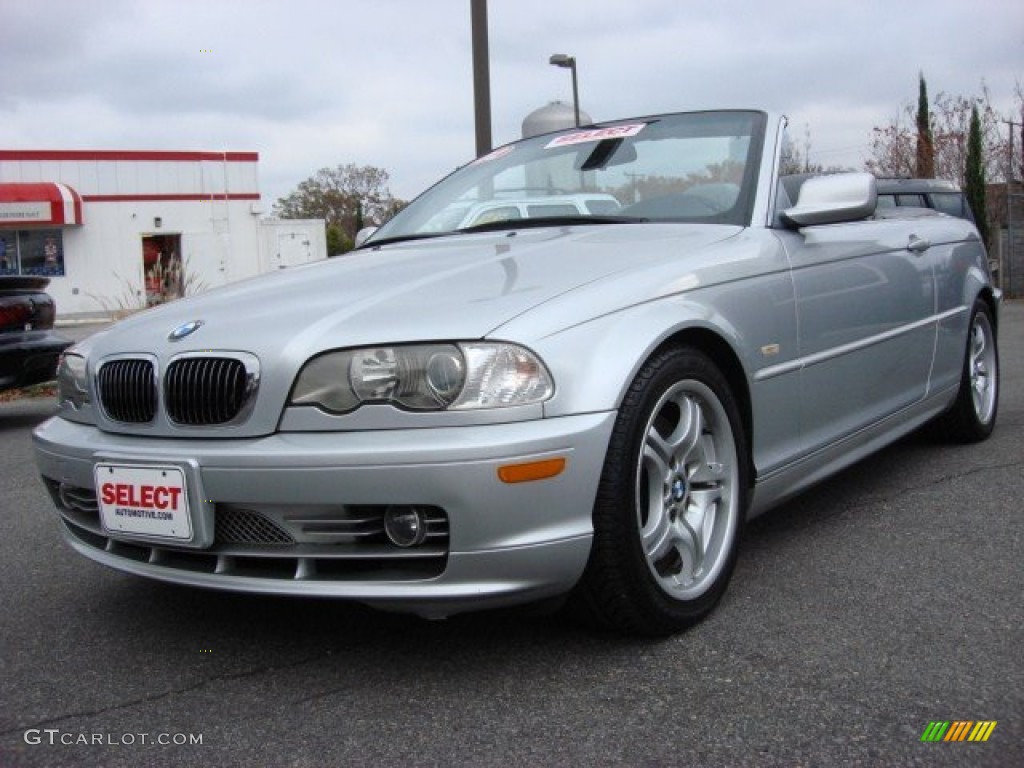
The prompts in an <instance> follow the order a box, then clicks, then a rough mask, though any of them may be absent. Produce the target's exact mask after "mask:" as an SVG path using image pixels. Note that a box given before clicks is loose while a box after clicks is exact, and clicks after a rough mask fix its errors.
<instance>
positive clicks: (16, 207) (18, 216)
mask: <svg viewBox="0 0 1024 768" xmlns="http://www.w3.org/2000/svg"><path fill="white" fill-rule="evenodd" d="M81 223H82V197H81V196H80V195H79V194H78V193H77V192H76V191H75V190H73V189H72V188H71V187H69V186H68V185H67V184H60V183H58V182H55V181H44V182H39V183H36V184H0V227H2V226H5V225H6V226H14V225H16V226H20V227H23V226H25V225H32V224H35V225H47V224H48V225H51V226H59V227H66V226H72V225H77V224H81Z"/></svg>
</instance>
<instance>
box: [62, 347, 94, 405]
mask: <svg viewBox="0 0 1024 768" xmlns="http://www.w3.org/2000/svg"><path fill="white" fill-rule="evenodd" d="M85 370H86V366H85V358H84V357H82V356H81V355H76V354H74V353H71V352H65V353H64V354H62V355H61V356H60V362H59V363H58V364H57V405H58V406H59V407H62V408H63V407H70V408H73V409H75V410H76V411H77V410H79V409H80V408H82V407H83V406H85V405H88V404H89V380H88V378H87V377H86V373H85Z"/></svg>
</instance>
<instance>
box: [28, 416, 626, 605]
mask: <svg viewBox="0 0 1024 768" xmlns="http://www.w3.org/2000/svg"><path fill="white" fill-rule="evenodd" d="M613 422H614V413H610V412H609V413H596V414H584V415H578V416H569V417H562V418H554V419H540V420H535V421H526V422H517V423H510V424H496V425H485V426H468V427H445V428H431V429H404V430H387V431H378V432H373V431H369V432H332V433H305V432H302V433H300V432H291V433H278V434H274V435H270V436H267V437H261V438H250V439H242V440H237V439H236V440H210V439H189V440H182V439H164V438H140V437H135V436H125V435H116V434H110V433H105V432H101V431H100V430H98V429H96V428H95V427H91V426H85V425H81V424H76V423H71V422H68V421H65V420H63V419H60V418H57V417H55V418H53V419H50V420H49V421H47V422H46V423H44V424H43V425H41V426H40V427H39V428H38V429H37V430H36V431H35V434H34V442H35V448H36V460H37V463H38V466H39V469H40V471H41V473H42V475H43V479H44V481H45V482H46V484H47V487H48V488H49V490H50V491H51V494H52V496H53V498H54V501H55V502H56V504H57V508H58V511H59V513H60V518H61V523H62V529H63V533H64V535H65V538H66V539H67V540H68V542H69V543H70V544H71V546H72V547H74V548H75V549H76V550H77V551H79V552H80V553H82V554H84V555H86V556H87V557H90V558H92V559H93V560H96V561H97V562H100V563H103V564H105V565H108V566H111V567H113V568H117V569H119V570H123V571H127V572H130V573H135V574H138V575H142V576H148V577H151V578H156V579H161V580H165V581H170V582H175V583H180V584H187V585H192V586H200V587H212V588H219V589H228V590H236V591H249V592H263V593H273V594H297V595H320V596H330V597H344V598H350V599H354V600H358V601H360V602H364V603H367V604H370V605H375V606H377V607H382V608H390V609H395V610H408V611H412V612H415V613H419V614H421V615H425V616H432V617H437V616H444V615H449V614H452V613H458V612H460V611H464V610H470V609H476V608H481V607H487V606H494V605H502V604H511V603H517V602H527V601H531V600H534V599H540V598H544V597H549V596H553V595H557V594H560V593H564V592H566V591H568V590H569V589H571V588H572V587H573V585H574V584H575V583H576V582H577V581H578V579H579V577H580V575H581V574H582V572H583V568H584V566H585V565H586V561H587V558H588V556H589V552H590V541H591V535H592V521H591V512H592V509H593V504H594V497H595V493H596V489H597V485H598V481H599V478H600V473H601V469H602V466H603V463H604V455H605V450H606V448H607V444H608V438H609V435H610V432H611V429H612V425H613ZM551 457H564V458H565V459H566V467H565V471H564V472H562V474H560V475H558V476H556V477H553V478H549V479H545V480H537V481H533V482H523V483H515V484H507V483H504V482H502V481H501V480H500V479H499V478H498V473H497V470H498V468H499V467H501V466H503V465H507V464H512V463H522V462H528V461H532V460H538V459H544V458H551ZM99 461H107V462H118V463H123V464H162V465H166V464H174V465H180V466H182V467H185V468H187V474H188V476H189V477H190V478H191V479H190V481H189V482H190V488H189V493H190V494H191V495H192V496H193V498H194V499H195V500H197V501H198V502H199V503H197V504H195V507H194V511H193V515H195V516H199V517H200V518H202V519H199V520H197V521H196V522H197V525H196V526H195V527H196V528H197V529H198V530H203V529H204V526H205V527H206V528H207V529H209V530H210V531H211V532H212V531H214V530H216V531H217V535H216V538H214V539H213V541H212V543H209V542H204V544H208V545H204V546H202V547H200V548H196V547H195V546H194V545H193V546H190V545H188V544H183V545H170V544H167V543H165V542H153V541H145V540H141V539H138V538H134V537H125V536H122V535H121V534H112V533H110V532H108V531H106V530H104V529H103V527H102V525H101V524H100V521H99V515H98V513H97V512H96V511H95V510H94V509H93V510H90V507H89V503H88V499H89V497H90V494H93V499H94V494H95V487H94V479H93V468H94V466H95V464H96V463H97V462H99ZM83 499H85V502H84V503H83ZM388 505H415V506H417V507H421V508H427V509H430V510H433V512H432V514H434V516H435V518H436V526H437V530H438V532H439V534H438V538H437V539H435V540H433V541H431V542H430V543H429V544H427V545H425V546H424V548H423V549H422V550H417V549H416V548H410V549H399V548H397V547H394V546H393V545H389V544H388V542H387V541H386V540H384V539H383V537H382V536H376V537H375V536H374V535H373V534H372V533H370V534H367V535H366V536H365V537H362V538H359V537H350V536H348V535H347V534H345V533H341V534H336V535H332V534H330V533H326V534H325V533H324V531H338V530H341V529H342V528H344V530H345V531H352V530H355V529H354V528H353V527H352V526H362V527H363V528H364V529H365V527H366V526H370V527H371V528H372V527H373V525H374V523H373V522H372V520H373V519H376V518H374V515H375V514H377V512H375V510H376V511H378V512H379V510H382V509H384V508H386V507H387V506H388ZM238 514H244V515H250V517H249V518H246V520H247V521H249V520H264V521H266V522H267V523H268V524H269V525H271V526H273V525H276V526H278V527H279V528H281V529H282V530H284V531H285V533H287V532H288V531H292V532H296V536H295V539H294V540H293V541H291V543H288V542H281V541H272V542H266V541H239V540H237V539H232V540H227V539H225V538H224V537H223V536H222V534H221V526H220V523H221V522H222V521H223V520H227V519H228V517H229V516H237V515H238ZM252 515H255V516H256V517H252ZM296 520H300V521H304V522H307V523H308V522H309V521H310V520H312V521H313V522H314V523H315V525H313V526H312V530H314V533H315V535H314V534H308V535H307V534H305V533H303V532H302V531H305V530H306V529H305V528H302V527H301V526H300V525H298V524H297V523H296V522H295V521H296ZM353 521H357V522H353ZM432 524H433V523H432ZM300 529H301V530H300ZM363 532H364V533H366V531H365V530H364V531H363ZM317 537H319V538H317Z"/></svg>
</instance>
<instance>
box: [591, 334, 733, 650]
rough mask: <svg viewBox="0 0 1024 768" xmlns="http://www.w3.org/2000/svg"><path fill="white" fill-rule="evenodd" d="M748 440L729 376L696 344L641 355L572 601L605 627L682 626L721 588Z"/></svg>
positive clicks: (729, 562) (666, 629)
mask: <svg viewBox="0 0 1024 768" xmlns="http://www.w3.org/2000/svg"><path fill="white" fill-rule="evenodd" d="M746 450H747V449H746V439H745V435H744V432H743V429H742V426H741V423H740V419H739V411H738V408H737V406H736V402H735V399H734V397H733V395H732V393H731V391H730V389H729V385H728V382H727V381H726V379H725V377H724V376H723V375H722V373H721V372H720V371H719V370H718V368H717V367H716V366H715V365H714V363H713V362H712V361H711V360H710V359H709V358H708V357H707V356H706V355H704V354H703V353H701V352H699V351H698V350H694V349H689V348H671V349H668V350H665V351H663V352H661V353H659V354H658V355H656V356H655V357H654V358H652V359H651V360H650V361H648V362H647V363H646V364H645V365H644V367H643V368H642V369H641V371H640V372H639V373H638V374H637V377H636V379H635V380H634V382H633V384H632V385H631V387H630V389H629V392H628V393H627V395H626V397H625V399H624V401H623V404H622V407H621V408H620V410H619V415H618V419H617V421H616V425H615V429H614V431H613V434H612V438H611V441H610V443H609V448H608V454H607V457H606V459H605V466H604V471H603V473H602V477H601V483H600V486H599V489H598V495H597V501H596V504H595V508H594V544H593V548H592V550H591V556H590V561H589V562H588V564H587V569H586V572H585V574H584V577H583V579H582V581H581V583H580V585H579V587H578V588H577V593H576V600H577V601H578V602H579V603H582V604H583V605H584V606H585V607H586V610H587V611H588V613H589V614H590V616H591V617H592V618H595V619H597V621H598V622H599V623H601V624H604V625H606V626H609V627H612V628H615V629H619V630H623V631H627V632H632V633H640V634H647V635H665V634H670V633H672V632H675V631H678V630H679V629H682V628H684V627H686V626H687V625H689V624H692V623H693V622H695V621H697V620H698V619H700V618H702V617H703V616H704V615H705V614H707V613H708V612H709V611H710V610H711V609H712V608H713V607H714V605H715V603H716V602H718V599H719V598H720V597H721V596H722V594H723V593H724V591H725V588H726V585H727V584H728V581H729V577H730V575H731V574H732V570H733V566H734V565H735V562H736V552H737V547H738V544H739V539H740V533H741V530H742V527H743V521H744V516H745V512H746V496H747V485H748V470H747V453H746Z"/></svg>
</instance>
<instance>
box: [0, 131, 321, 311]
mask: <svg viewBox="0 0 1024 768" xmlns="http://www.w3.org/2000/svg"><path fill="white" fill-rule="evenodd" d="M258 163H259V155H258V154H257V153H256V152H159V151H155V152H139V151H109V150H103V151H92V150H90V151H80V150H57V151H50V150H42V151H41V150H0V274H34V275H46V276H48V277H49V278H50V285H49V287H48V289H47V290H48V291H49V293H50V295H52V296H53V297H54V299H55V301H56V302H57V310H58V316H59V317H67V316H69V315H75V316H82V315H85V316H88V315H108V314H111V313H120V312H122V311H130V310H133V309H139V308H142V307H145V306H147V305H152V304H155V303H159V302H161V301H167V300H170V299H173V298H177V297H178V296H181V295H187V294H192V293H199V292H201V291H203V290H207V289H209V288H213V287H216V286H219V285H224V284H225V283H230V282H234V281H236V280H240V279H243V278H246V277H251V276H253V275H257V274H260V273H262V272H268V271H270V270H274V269H279V268H283V267H287V266H292V265H295V264H301V263H305V262H308V261H315V260H317V259H323V258H326V256H327V244H326V236H325V231H324V222H323V221H322V220H302V221H298V220H261V219H260V215H261V214H263V213H264V211H265V206H264V204H263V203H262V202H261V200H260V192H259V183H258V173H257V171H258Z"/></svg>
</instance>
